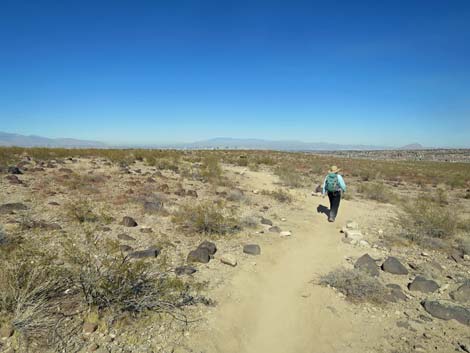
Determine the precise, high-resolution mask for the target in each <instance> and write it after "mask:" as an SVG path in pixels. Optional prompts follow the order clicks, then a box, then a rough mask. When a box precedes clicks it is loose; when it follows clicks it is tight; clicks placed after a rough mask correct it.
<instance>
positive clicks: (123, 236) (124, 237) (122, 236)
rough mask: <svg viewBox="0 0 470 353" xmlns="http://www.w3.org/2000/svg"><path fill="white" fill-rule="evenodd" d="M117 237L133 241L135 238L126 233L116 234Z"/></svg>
mask: <svg viewBox="0 0 470 353" xmlns="http://www.w3.org/2000/svg"><path fill="white" fill-rule="evenodd" d="M117 237H118V239H120V240H124V241H134V240H135V238H133V237H131V236H130V235H128V234H126V233H121V234H118V236H117Z"/></svg>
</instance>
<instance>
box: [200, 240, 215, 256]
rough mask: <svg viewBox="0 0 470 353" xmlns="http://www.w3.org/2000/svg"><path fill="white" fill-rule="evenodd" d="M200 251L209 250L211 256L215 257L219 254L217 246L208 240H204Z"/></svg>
mask: <svg viewBox="0 0 470 353" xmlns="http://www.w3.org/2000/svg"><path fill="white" fill-rule="evenodd" d="M198 249H207V251H208V252H209V255H214V254H215V253H216V252H217V246H216V245H215V244H214V243H213V242H211V241H208V240H204V241H203V242H202V243H201V244H199V246H198Z"/></svg>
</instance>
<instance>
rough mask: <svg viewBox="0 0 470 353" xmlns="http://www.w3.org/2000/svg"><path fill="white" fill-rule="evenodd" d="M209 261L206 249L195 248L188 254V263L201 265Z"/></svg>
mask: <svg viewBox="0 0 470 353" xmlns="http://www.w3.org/2000/svg"><path fill="white" fill-rule="evenodd" d="M209 260H210V254H209V250H208V249H207V248H197V249H196V250H192V251H190V252H189V254H188V258H187V261H188V262H200V263H203V264H206V263H208V262H209Z"/></svg>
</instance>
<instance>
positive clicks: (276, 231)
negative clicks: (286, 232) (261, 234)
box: [269, 226, 281, 233]
mask: <svg viewBox="0 0 470 353" xmlns="http://www.w3.org/2000/svg"><path fill="white" fill-rule="evenodd" d="M269 231H270V232H271V233H281V228H279V227H278V226H273V227H269Z"/></svg>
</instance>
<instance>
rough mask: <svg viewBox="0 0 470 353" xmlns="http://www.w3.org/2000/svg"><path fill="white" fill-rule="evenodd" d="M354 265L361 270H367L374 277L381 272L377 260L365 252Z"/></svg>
mask: <svg viewBox="0 0 470 353" xmlns="http://www.w3.org/2000/svg"><path fill="white" fill-rule="evenodd" d="M354 267H355V268H357V269H359V270H362V271H365V272H367V273H368V274H370V275H371V276H374V277H378V276H379V274H380V272H379V266H377V264H376V263H375V260H374V259H373V258H372V257H370V255H369V254H364V255H362V256H361V257H360V258H359V259H357V261H356V263H355V264H354Z"/></svg>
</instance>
